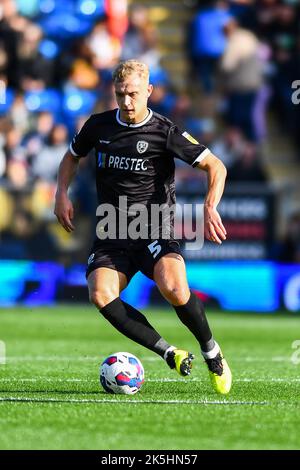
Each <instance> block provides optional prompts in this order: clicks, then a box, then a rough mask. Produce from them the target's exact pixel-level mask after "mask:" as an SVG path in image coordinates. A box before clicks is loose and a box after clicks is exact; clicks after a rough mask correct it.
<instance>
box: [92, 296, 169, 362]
mask: <svg viewBox="0 0 300 470" xmlns="http://www.w3.org/2000/svg"><path fill="white" fill-rule="evenodd" d="M100 312H101V313H102V315H103V316H104V317H105V318H106V320H108V321H109V322H110V323H111V324H112V325H113V326H114V327H115V328H116V329H117V330H118V331H119V332H120V333H122V334H123V335H125V336H127V338H129V339H131V340H132V341H135V342H136V343H138V344H141V345H142V346H144V347H145V348H148V349H150V350H151V351H154V352H155V353H157V354H159V355H160V356H161V357H164V353H165V352H166V350H167V349H168V348H169V347H170V345H169V343H167V342H166V341H165V340H164V339H163V338H162V337H161V336H160V334H159V333H158V332H157V331H156V330H155V329H154V328H153V327H152V326H151V325H150V323H149V322H148V320H147V319H146V317H144V315H143V314H142V313H141V312H139V311H138V310H136V309H135V308H134V307H132V306H131V305H129V304H127V303H126V302H123V301H122V300H121V299H120V297H117V298H116V299H115V300H113V301H112V302H110V303H109V304H107V305H106V306H105V307H103V308H101V309H100Z"/></svg>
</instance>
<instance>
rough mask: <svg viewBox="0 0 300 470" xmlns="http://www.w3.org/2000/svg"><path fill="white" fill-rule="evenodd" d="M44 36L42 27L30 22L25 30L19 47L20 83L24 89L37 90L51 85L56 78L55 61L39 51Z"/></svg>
mask: <svg viewBox="0 0 300 470" xmlns="http://www.w3.org/2000/svg"><path fill="white" fill-rule="evenodd" d="M42 37H43V32H42V30H41V28H40V27H39V26H38V25H36V24H33V23H29V24H28V26H27V28H26V29H25V31H24V32H23V37H22V42H20V44H19V48H18V56H19V60H18V65H19V77H20V84H21V88H22V89H23V90H26V91H27V90H36V89H43V88H47V87H51V86H53V84H54V78H55V63H54V61H53V60H52V59H47V58H46V57H44V56H43V55H42V54H41V53H40V51H39V44H40V41H41V39H42Z"/></svg>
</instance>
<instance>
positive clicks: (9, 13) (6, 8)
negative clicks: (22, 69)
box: [0, 0, 26, 88]
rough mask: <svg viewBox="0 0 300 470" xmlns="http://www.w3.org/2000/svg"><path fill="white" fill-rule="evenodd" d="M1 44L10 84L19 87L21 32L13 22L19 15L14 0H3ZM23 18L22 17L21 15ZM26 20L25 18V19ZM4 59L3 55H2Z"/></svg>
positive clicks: (0, 30)
mask: <svg viewBox="0 0 300 470" xmlns="http://www.w3.org/2000/svg"><path fill="white" fill-rule="evenodd" d="M0 7H1V8H0V45H1V48H2V51H3V52H4V53H5V58H4V62H5V63H4V70H3V73H4V74H5V76H6V77H7V82H8V86H10V87H13V88H17V87H18V85H19V81H18V73H17V67H16V65H17V64H18V54H17V48H18V42H19V36H20V34H19V32H18V31H17V30H16V29H14V27H13V25H12V24H11V22H12V21H13V20H14V19H15V18H16V17H17V9H16V4H15V2H14V1H13V0H2V1H1V5H0ZM19 18H21V19H22V17H19ZM23 21H24V22H26V20H25V19H23ZM2 61H3V55H2Z"/></svg>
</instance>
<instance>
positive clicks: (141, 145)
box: [136, 140, 149, 153]
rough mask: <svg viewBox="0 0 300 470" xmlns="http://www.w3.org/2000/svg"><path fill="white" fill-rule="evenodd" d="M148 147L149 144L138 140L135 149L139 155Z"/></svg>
mask: <svg viewBox="0 0 300 470" xmlns="http://www.w3.org/2000/svg"><path fill="white" fill-rule="evenodd" d="M148 147H149V144H148V142H146V141H145V140H139V141H138V143H137V144H136V149H137V151H138V152H139V153H144V152H146V150H147V148H148Z"/></svg>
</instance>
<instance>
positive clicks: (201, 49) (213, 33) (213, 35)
mask: <svg viewBox="0 0 300 470" xmlns="http://www.w3.org/2000/svg"><path fill="white" fill-rule="evenodd" d="M210 3H212V5H210V6H207V7H204V8H201V9H200V11H199V12H198V13H197V14H196V16H195V18H194V19H193V22H192V25H191V28H190V30H189V32H188V36H189V38H188V42H189V44H188V49H189V53H190V57H191V61H192V65H193V69H194V72H195V75H196V76H197V79H198V80H199V81H200V83H201V85H202V88H203V91H204V92H205V93H208V94H209V93H212V92H213V91H214V90H215V79H216V70H217V66H218V63H219V59H220V57H221V56H222V54H223V52H224V50H225V46H226V36H225V34H224V30H223V27H224V25H225V24H226V22H228V20H229V19H230V18H231V16H230V13H229V7H228V2H226V1H222V0H218V1H215V2H210Z"/></svg>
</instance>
